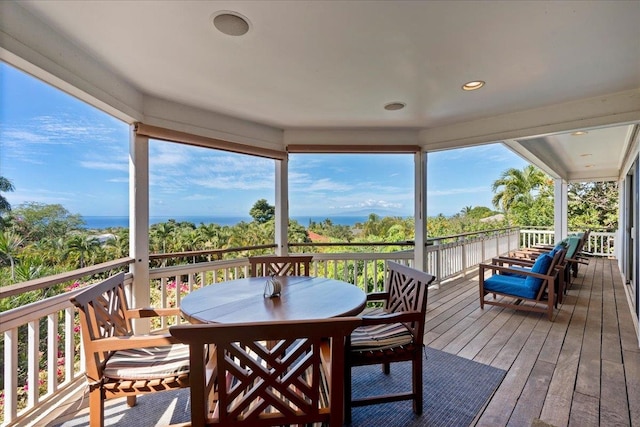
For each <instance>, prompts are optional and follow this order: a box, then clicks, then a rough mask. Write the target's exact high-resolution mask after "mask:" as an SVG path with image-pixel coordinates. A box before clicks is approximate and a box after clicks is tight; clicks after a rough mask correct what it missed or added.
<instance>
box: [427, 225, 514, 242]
mask: <svg viewBox="0 0 640 427" xmlns="http://www.w3.org/2000/svg"><path fill="white" fill-rule="evenodd" d="M519 229H520V227H505V228H495V229H491V230H478V231H470V232H468V233H460V234H452V235H450V236H440V237H429V238H428V239H427V241H428V242H432V241H436V240H445V239H455V238H458V237H466V236H474V235H477V234H488V233H496V232H502V231H504V232H511V231H516V230H519Z"/></svg>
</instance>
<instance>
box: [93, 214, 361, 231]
mask: <svg viewBox="0 0 640 427" xmlns="http://www.w3.org/2000/svg"><path fill="white" fill-rule="evenodd" d="M82 218H83V219H84V221H85V223H86V225H85V228H86V229H90V230H95V229H98V230H99V229H104V228H111V227H124V228H129V217H128V216H83V217H82ZM170 219H174V220H175V221H176V222H184V221H186V222H192V223H194V224H195V225H196V226H199V225H200V223H203V224H218V225H229V226H231V225H236V224H238V223H239V222H241V221H245V222H251V221H252V220H253V219H252V218H251V217H242V216H152V217H150V218H149V224H150V225H153V224H158V223H161V222H167V221H169V220H170ZM292 219H294V220H296V221H298V223H300V225H302V226H304V227H307V226H308V225H309V222H310V221H314V222H322V221H324V220H325V219H330V220H331V222H332V223H333V224H336V225H348V226H353V225H355V224H356V223H357V222H365V221H366V220H367V217H366V216H332V217H320V216H299V217H292Z"/></svg>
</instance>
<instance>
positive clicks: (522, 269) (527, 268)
mask: <svg viewBox="0 0 640 427" xmlns="http://www.w3.org/2000/svg"><path fill="white" fill-rule="evenodd" d="M509 268H511V269H513V270H518V271H531V268H530V267H521V266H519V265H512V266H510V267H509ZM500 274H504V275H505V276H513V277H520V278H522V279H526V278H527V276H526V275H525V274H518V273H515V272H514V273H512V272H510V271H501V272H500Z"/></svg>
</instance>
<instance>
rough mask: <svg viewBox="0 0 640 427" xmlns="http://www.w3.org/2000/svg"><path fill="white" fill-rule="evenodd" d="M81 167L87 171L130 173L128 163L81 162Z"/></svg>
mask: <svg viewBox="0 0 640 427" xmlns="http://www.w3.org/2000/svg"><path fill="white" fill-rule="evenodd" d="M80 166H82V167H83V168H87V169H94V170H95V169H100V170H109V171H120V172H127V171H129V165H128V164H127V163H119V162H115V161H110V162H107V161H102V162H101V161H90V160H81V161H80Z"/></svg>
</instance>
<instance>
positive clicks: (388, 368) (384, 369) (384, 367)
mask: <svg viewBox="0 0 640 427" xmlns="http://www.w3.org/2000/svg"><path fill="white" fill-rule="evenodd" d="M382 372H384V374H385V375H389V372H391V363H389V362H385V363H383V364H382Z"/></svg>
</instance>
